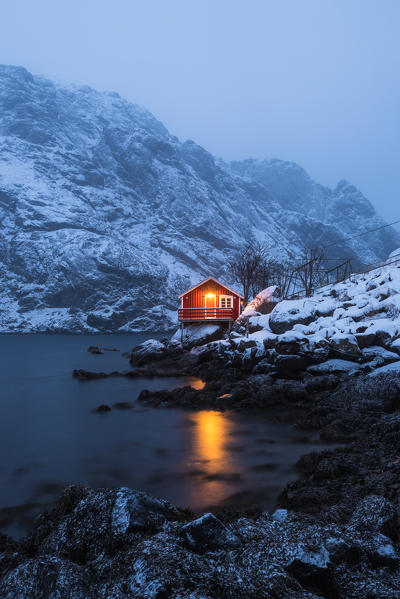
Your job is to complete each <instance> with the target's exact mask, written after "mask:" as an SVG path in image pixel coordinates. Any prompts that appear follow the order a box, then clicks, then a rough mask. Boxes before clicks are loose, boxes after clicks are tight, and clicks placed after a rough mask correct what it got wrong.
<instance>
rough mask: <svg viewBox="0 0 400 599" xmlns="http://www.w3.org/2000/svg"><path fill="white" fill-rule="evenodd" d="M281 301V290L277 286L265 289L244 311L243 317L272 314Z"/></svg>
mask: <svg viewBox="0 0 400 599" xmlns="http://www.w3.org/2000/svg"><path fill="white" fill-rule="evenodd" d="M279 301H280V297H279V290H278V287H277V286H276V285H273V286H272V287H267V289H263V290H262V291H260V293H258V294H257V295H256V297H255V298H254V299H253V300H251V302H249V303H248V304H247V306H246V308H245V309H244V310H243V312H242V314H241V316H252V315H253V314H254V312H259V313H260V314H270V313H271V312H272V310H273V309H274V308H275V306H276V305H277V303H278V302H279Z"/></svg>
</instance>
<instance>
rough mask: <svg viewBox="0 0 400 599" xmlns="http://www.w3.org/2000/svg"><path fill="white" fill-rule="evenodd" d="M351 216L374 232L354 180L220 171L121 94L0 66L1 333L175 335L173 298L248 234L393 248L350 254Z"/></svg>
mask: <svg viewBox="0 0 400 599" xmlns="http://www.w3.org/2000/svg"><path fill="white" fill-rule="evenodd" d="M265 165H269V166H267V167H266V166H265ZM264 172H265V173H266V174H265V175H264V174H263V173H264ZM328 199H329V202H328V203H329V207H328V208H329V209H328V208H326V203H327V201H328ZM357 205H359V206H360V209H359V210H358V209H357ZM321 206H324V211H323V212H321V210H322V208H321ZM357 210H358V212H357ZM346 211H347V212H346ZM354 213H357V214H358V220H357V222H356V224H355V225H354V228H355V229H356V230H357V231H358V230H365V229H368V228H373V227H374V226H376V224H377V223H383V221H381V219H380V218H379V217H378V216H377V215H376V214H375V211H374V209H373V208H372V206H371V205H370V204H369V202H368V201H367V200H366V199H365V198H363V196H362V195H361V194H360V193H359V192H358V191H357V190H356V189H355V188H354V187H352V186H350V185H349V184H344V183H342V184H340V185H339V186H338V188H337V189H335V190H334V191H332V190H328V189H326V188H323V187H321V186H319V185H317V184H316V183H315V182H313V181H312V180H311V179H310V178H309V177H308V176H307V175H306V173H305V172H304V171H303V170H302V169H301V168H300V167H298V166H296V165H292V164H290V163H284V162H280V161H272V162H270V163H256V162H254V161H246V162H244V163H235V164H232V165H226V164H224V163H222V162H220V161H219V162H218V161H216V160H215V159H214V157H213V156H212V155H211V154H209V153H208V152H207V151H206V150H204V149H203V148H201V147H200V146H198V145H196V144H195V143H194V142H192V141H186V142H185V143H181V142H180V141H179V140H178V139H177V138H176V137H174V136H172V135H170V134H169V132H168V131H167V130H166V128H165V127H164V126H163V125H162V123H160V122H159V121H157V120H156V119H155V118H154V117H153V116H152V115H151V114H150V113H149V112H147V111H146V110H144V109H143V108H140V107H138V106H136V105H134V104H131V103H129V102H126V101H124V100H123V99H121V98H120V97H119V96H118V94H114V93H99V92H97V91H95V90H93V89H90V88H88V87H79V88H78V87H74V86H61V85H58V84H55V83H53V82H51V81H48V80H45V79H43V78H41V77H35V76H32V75H31V74H30V73H29V72H28V71H26V70H25V69H23V68H20V67H7V66H0V218H1V223H2V225H1V227H2V228H1V237H0V284H1V285H0V300H1V301H0V330H2V331H38V330H93V331H97V330H102V331H115V330H127V331H130V330H145V329H151V328H161V329H162V328H164V329H167V328H170V327H171V325H172V322H173V319H174V317H175V309H176V306H177V295H179V293H178V292H181V290H182V289H184V288H186V287H189V286H190V285H191V284H192V283H195V282H197V281H198V280H199V279H201V278H205V277H206V276H210V275H211V276H217V277H224V273H225V265H226V260H227V257H228V256H229V255H230V254H231V252H232V251H233V250H234V249H235V248H237V246H238V245H239V244H240V243H241V241H242V240H243V239H244V238H246V237H248V236H250V235H253V236H255V237H256V238H258V239H265V240H267V241H268V242H269V243H270V244H271V246H272V251H273V252H274V253H275V254H276V255H282V254H284V255H285V256H286V253H287V248H290V251H291V252H292V253H293V254H296V253H297V252H300V250H301V247H303V245H304V244H305V245H309V244H310V243H311V242H312V243H313V244H315V243H318V241H319V240H323V243H327V242H332V243H336V244H337V245H336V246H335V248H334V250H335V252H336V253H338V252H339V253H340V255H343V252H345V253H346V255H352V256H355V257H358V258H359V260H360V261H362V262H366V261H368V262H369V261H373V260H375V259H378V258H381V257H383V256H385V255H387V253H388V251H389V250H391V249H394V248H395V247H398V246H399V245H400V240H399V238H398V236H397V234H396V233H395V232H394V231H392V230H389V229H385V230H384V235H378V234H376V235H375V236H371V237H369V238H366V237H363V238H360V239H359V240H358V242H357V244H354V245H352V246H351V247H350V246H349V245H346V243H345V242H343V241H341V240H342V238H343V237H344V236H347V234H348V233H349V232H351V233H354V229H353V227H352V223H351V222H349V221H350V218H352V215H353V214H354ZM346 214H347V215H350V218H349V216H347V217H346ZM327 215H329V216H327ZM335 215H336V216H335ZM353 222H354V221H353ZM350 229H351V231H350ZM225 278H226V279H227V282H228V283H229V276H228V277H227V276H226V273H225Z"/></svg>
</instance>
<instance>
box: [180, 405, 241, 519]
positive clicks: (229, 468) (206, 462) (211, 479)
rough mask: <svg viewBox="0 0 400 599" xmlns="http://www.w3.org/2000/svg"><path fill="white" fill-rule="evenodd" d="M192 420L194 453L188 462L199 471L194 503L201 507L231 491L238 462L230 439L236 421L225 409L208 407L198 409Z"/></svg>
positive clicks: (196, 478)
mask: <svg viewBox="0 0 400 599" xmlns="http://www.w3.org/2000/svg"><path fill="white" fill-rule="evenodd" d="M191 421H192V423H193V425H194V426H193V427H191V432H192V439H191V441H192V453H191V456H190V458H189V460H188V463H187V465H188V466H190V467H191V468H192V469H193V470H195V471H197V472H198V475H197V476H196V477H195V480H194V487H193V499H194V500H193V502H192V505H196V506H198V507H199V508H201V507H207V506H209V505H213V504H216V503H219V502H220V501H221V500H223V499H224V498H225V497H227V495H229V494H230V489H231V487H232V475H233V476H234V474H235V473H234V472H233V468H234V466H235V463H234V461H233V459H232V454H231V452H230V451H229V448H228V442H229V435H230V432H231V430H232V428H233V424H232V422H231V421H230V419H229V416H227V415H226V414H225V413H222V412H217V411H208V410H207V411H206V410H204V411H200V412H196V413H195V414H193V415H192V416H191Z"/></svg>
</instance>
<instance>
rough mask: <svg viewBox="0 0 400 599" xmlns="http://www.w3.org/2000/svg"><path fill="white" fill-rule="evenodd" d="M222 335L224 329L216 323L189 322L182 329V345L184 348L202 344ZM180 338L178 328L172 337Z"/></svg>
mask: <svg viewBox="0 0 400 599" xmlns="http://www.w3.org/2000/svg"><path fill="white" fill-rule="evenodd" d="M223 335H224V329H223V327H222V326H220V325H218V324H189V325H187V326H185V328H184V330H183V345H184V346H185V347H186V348H190V347H194V346H195V345H204V344H205V343H210V342H211V341H216V340H217V339H221V338H222V337H223ZM180 338H181V331H180V329H178V330H177V331H176V332H175V333H174V335H173V336H172V339H177V340H178V341H179V340H180Z"/></svg>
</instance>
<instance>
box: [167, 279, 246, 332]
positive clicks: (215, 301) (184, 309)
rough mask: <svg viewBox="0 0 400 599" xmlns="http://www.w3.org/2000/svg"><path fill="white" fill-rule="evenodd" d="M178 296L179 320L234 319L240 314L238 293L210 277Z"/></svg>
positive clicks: (240, 298)
mask: <svg viewBox="0 0 400 599" xmlns="http://www.w3.org/2000/svg"><path fill="white" fill-rule="evenodd" d="M179 297H180V299H181V307H180V308H179V311H178V318H179V321H180V322H199V321H204V320H207V321H210V320H218V321H221V320H225V321H228V322H229V321H232V320H236V318H238V316H239V314H240V302H241V300H243V296H242V295H240V293H237V291H233V289H230V287H227V286H226V285H223V284H222V283H220V282H219V281H217V280H216V279H213V278H212V277H209V278H208V279H206V280H205V281H202V282H201V283H199V284H198V285H196V286H195V287H192V288H191V289H188V290H187V291H185V293H182V295H180V296H179Z"/></svg>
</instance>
